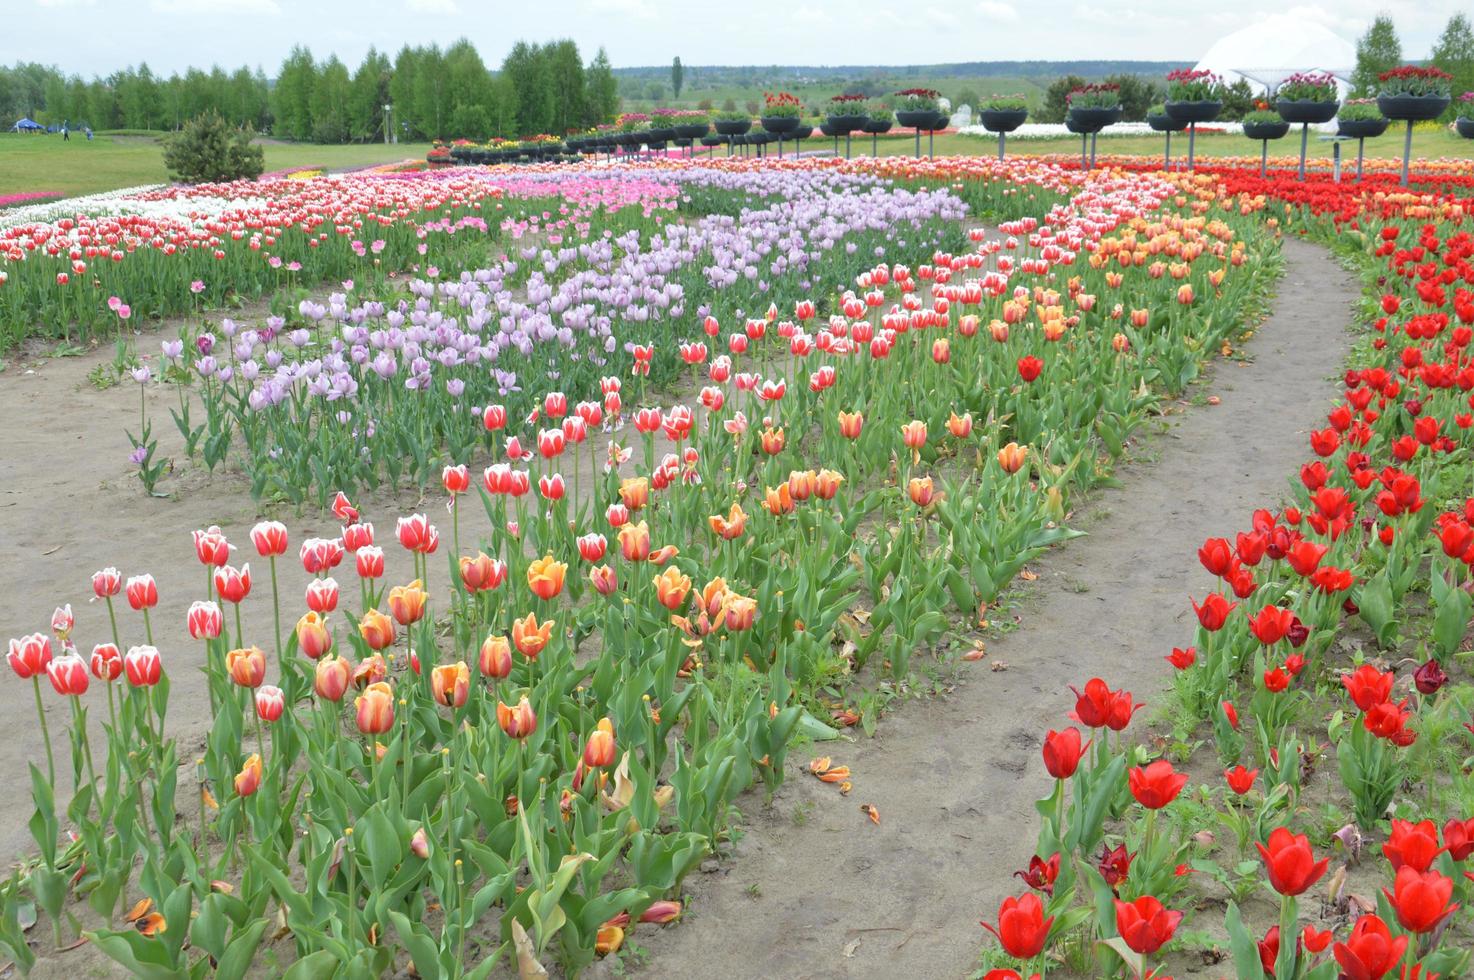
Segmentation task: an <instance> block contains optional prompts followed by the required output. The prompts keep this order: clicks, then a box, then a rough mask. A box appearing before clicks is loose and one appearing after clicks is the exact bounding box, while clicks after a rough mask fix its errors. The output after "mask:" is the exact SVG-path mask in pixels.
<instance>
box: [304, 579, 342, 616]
mask: <svg viewBox="0 0 1474 980" xmlns="http://www.w3.org/2000/svg"><path fill="white" fill-rule="evenodd" d="M307 608H308V609H310V610H312V611H313V612H315V613H318V614H320V615H327V614H328V613H330V612H332V611H333V610H334V609H337V608H338V583H337V581H336V580H334V579H332V578H315V579H313V580H312V581H310V582H308V583H307Z"/></svg>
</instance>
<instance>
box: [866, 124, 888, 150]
mask: <svg viewBox="0 0 1474 980" xmlns="http://www.w3.org/2000/svg"><path fill="white" fill-rule="evenodd" d="M891 126H892V123H891V121H890V120H889V119H867V120H865V125H864V127H863V131H864V132H867V133H869V134H870V155H871V156H872V157H877V156H880V150H879V143H878V137H879V136H880V134H881V133H889V132H890V131H891Z"/></svg>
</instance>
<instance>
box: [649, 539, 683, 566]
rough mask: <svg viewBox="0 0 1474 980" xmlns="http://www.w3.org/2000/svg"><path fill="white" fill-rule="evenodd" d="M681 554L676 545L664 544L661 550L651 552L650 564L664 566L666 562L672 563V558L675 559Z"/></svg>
mask: <svg viewBox="0 0 1474 980" xmlns="http://www.w3.org/2000/svg"><path fill="white" fill-rule="evenodd" d="M680 553H681V549H680V548H677V547H676V546H675V545H673V544H663V545H661V546H660V547H659V548H656V549H655V550H654V551H652V552H650V559H649V560H650V564H652V565H664V564H665V563H666V562H668V561H670V560H671V559H672V558H674V557H675V556H676V555H679V554H680Z"/></svg>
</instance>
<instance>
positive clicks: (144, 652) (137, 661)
mask: <svg viewBox="0 0 1474 980" xmlns="http://www.w3.org/2000/svg"><path fill="white" fill-rule="evenodd" d="M123 673H124V674H125V675H127V677H128V683H129V684H131V685H133V686H134V687H152V686H153V685H155V684H157V683H158V682H159V678H160V677H161V676H162V675H163V662H162V661H161V660H160V658H159V651H158V650H157V649H156V648H154V647H151V646H136V647H129V648H128V653H127V654H125V655H124V657H123Z"/></svg>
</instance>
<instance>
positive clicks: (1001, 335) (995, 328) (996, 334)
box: [988, 320, 1008, 344]
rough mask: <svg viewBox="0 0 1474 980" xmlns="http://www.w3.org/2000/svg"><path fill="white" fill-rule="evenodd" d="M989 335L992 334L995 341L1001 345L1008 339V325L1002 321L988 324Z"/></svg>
mask: <svg viewBox="0 0 1474 980" xmlns="http://www.w3.org/2000/svg"><path fill="white" fill-rule="evenodd" d="M988 333H990V334H992V336H993V339H994V340H996V341H998V343H1000V344H1001V343H1003V342H1004V341H1006V340H1007V339H1008V324H1006V323H1004V322H1003V321H1002V320H994V321H993V322H992V323H989V324H988Z"/></svg>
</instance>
